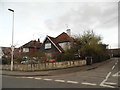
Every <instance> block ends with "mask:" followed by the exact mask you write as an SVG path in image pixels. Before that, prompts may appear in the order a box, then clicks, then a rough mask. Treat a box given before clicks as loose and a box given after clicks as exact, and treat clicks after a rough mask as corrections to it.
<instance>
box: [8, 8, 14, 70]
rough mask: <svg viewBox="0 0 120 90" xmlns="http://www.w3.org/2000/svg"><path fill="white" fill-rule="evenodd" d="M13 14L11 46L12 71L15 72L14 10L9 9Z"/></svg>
mask: <svg viewBox="0 0 120 90" xmlns="http://www.w3.org/2000/svg"><path fill="white" fill-rule="evenodd" d="M8 10H9V11H11V12H12V13H13V21H12V45H11V71H13V55H14V46H13V39H14V10H12V9H8Z"/></svg>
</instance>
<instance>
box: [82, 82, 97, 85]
mask: <svg viewBox="0 0 120 90" xmlns="http://www.w3.org/2000/svg"><path fill="white" fill-rule="evenodd" d="M82 84H85V85H93V86H95V85H97V84H95V83H88V82H82Z"/></svg>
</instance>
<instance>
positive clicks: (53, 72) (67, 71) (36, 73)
mask: <svg viewBox="0 0 120 90" xmlns="http://www.w3.org/2000/svg"><path fill="white" fill-rule="evenodd" d="M110 61H111V59H109V60H106V61H103V62H99V63H95V64H92V65H85V66H81V67H72V68H67V69H58V70H47V71H31V72H25V71H7V70H2V72H0V74H1V75H8V76H54V75H61V74H70V73H75V72H80V71H87V70H91V69H95V68H97V67H99V66H101V65H103V64H107V63H108V62H110Z"/></svg>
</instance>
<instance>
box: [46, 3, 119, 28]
mask: <svg viewBox="0 0 120 90" xmlns="http://www.w3.org/2000/svg"><path fill="white" fill-rule="evenodd" d="M79 4H80V5H79ZM66 5H67V3H66ZM74 6H75V5H74V4H73V8H71V9H70V11H66V14H64V15H63V16H61V17H59V18H57V19H52V20H47V21H46V26H48V28H49V29H50V30H63V29H65V24H68V25H69V26H70V28H74V29H79V28H83V27H89V26H90V27H91V26H95V25H96V24H97V25H96V26H95V27H99V28H111V27H115V26H116V24H117V17H118V14H117V3H83V4H81V3H78V7H77V8H76V7H75V8H74Z"/></svg>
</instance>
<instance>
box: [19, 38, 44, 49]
mask: <svg viewBox="0 0 120 90" xmlns="http://www.w3.org/2000/svg"><path fill="white" fill-rule="evenodd" d="M41 44H42V43H40V42H39V41H36V40H31V41H30V42H28V43H26V44H24V45H23V46H21V47H24V48H40V45H41Z"/></svg>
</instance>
